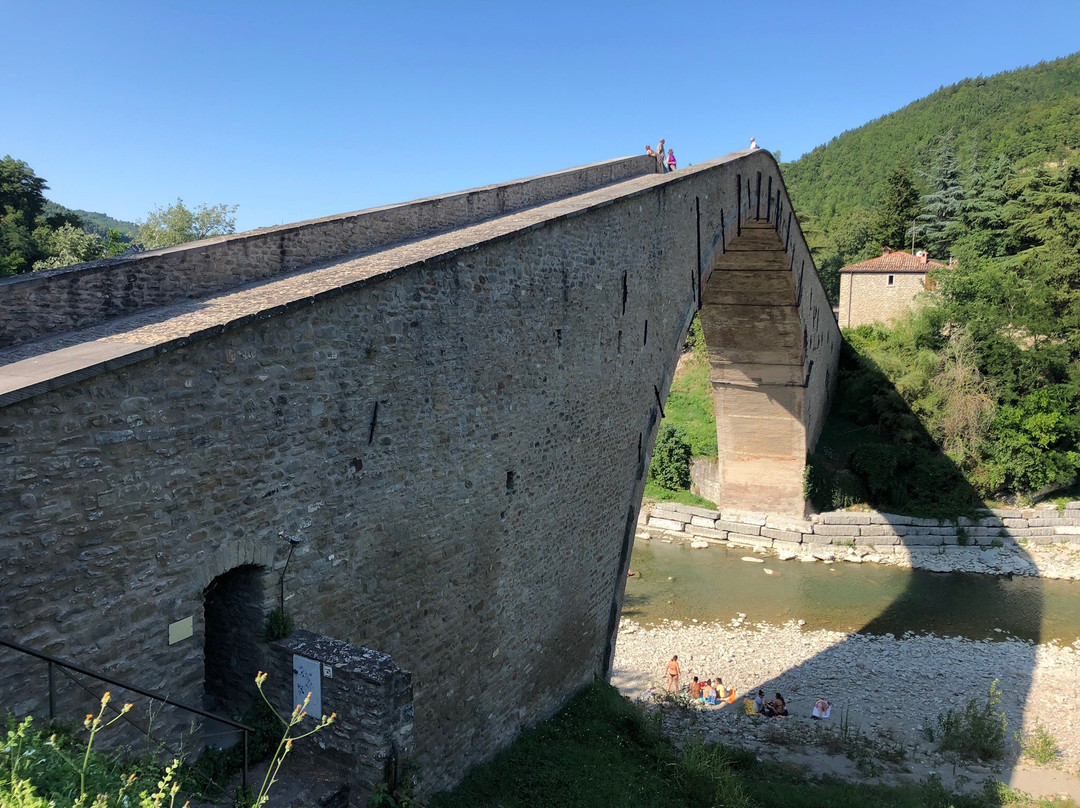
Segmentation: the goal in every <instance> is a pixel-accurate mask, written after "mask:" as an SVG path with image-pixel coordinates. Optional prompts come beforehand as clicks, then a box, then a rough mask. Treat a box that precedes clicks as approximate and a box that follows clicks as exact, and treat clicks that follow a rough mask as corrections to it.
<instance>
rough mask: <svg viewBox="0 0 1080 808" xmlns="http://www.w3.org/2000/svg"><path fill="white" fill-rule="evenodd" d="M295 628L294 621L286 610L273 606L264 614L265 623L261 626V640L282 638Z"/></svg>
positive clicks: (270, 640)
mask: <svg viewBox="0 0 1080 808" xmlns="http://www.w3.org/2000/svg"><path fill="white" fill-rule="evenodd" d="M295 630H296V623H295V622H294V621H293V619H292V615H290V614H289V613H288V612H287V611H285V610H284V609H283V608H282V607H281V606H275V607H274V608H273V609H271V611H270V614H268V615H266V625H264V626H263V632H262V639H263V642H273V641H274V640H283V639H285V638H286V637H288V636H289V635H290V634H292V633H293V631H295Z"/></svg>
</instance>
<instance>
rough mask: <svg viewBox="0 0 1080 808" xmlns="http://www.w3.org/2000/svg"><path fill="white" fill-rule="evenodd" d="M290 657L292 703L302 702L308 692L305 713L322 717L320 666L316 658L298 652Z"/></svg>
mask: <svg viewBox="0 0 1080 808" xmlns="http://www.w3.org/2000/svg"><path fill="white" fill-rule="evenodd" d="M292 659H293V663H292V675H293V704H294V705H295V704H303V703H304V699H305V698H307V694H308V693H310V694H311V700H310V701H309V702H308V706H307V714H308V715H310V716H314V717H315V718H316V719H319V718H322V714H323V713H322V666H321V665H320V664H319V662H318V660H315V659H308V658H307V657H302V656H300V655H299V654H293V658H292Z"/></svg>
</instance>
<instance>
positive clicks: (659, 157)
mask: <svg viewBox="0 0 1080 808" xmlns="http://www.w3.org/2000/svg"><path fill="white" fill-rule="evenodd" d="M665 155H666V152H665V151H664V139H663V138H660V145H658V146H657V147H656V162H657V163H658V164H659V166H660V173H661V174H663V173H665V172H666V171H667V163H666V162H664V160H665Z"/></svg>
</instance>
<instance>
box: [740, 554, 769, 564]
mask: <svg viewBox="0 0 1080 808" xmlns="http://www.w3.org/2000/svg"><path fill="white" fill-rule="evenodd" d="M739 560H740V561H750V562H751V563H754V564H764V563H765V559H764V558H754V557H753V556H743V557H742V558H740V559H739Z"/></svg>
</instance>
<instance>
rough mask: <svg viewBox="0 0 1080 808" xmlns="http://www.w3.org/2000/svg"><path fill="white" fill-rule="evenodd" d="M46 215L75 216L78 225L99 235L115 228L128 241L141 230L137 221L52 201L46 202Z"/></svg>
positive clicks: (104, 234) (103, 235) (88, 231)
mask: <svg viewBox="0 0 1080 808" xmlns="http://www.w3.org/2000/svg"><path fill="white" fill-rule="evenodd" d="M45 216H46V217H47V218H48V217H53V216H74V217H75V218H76V220H77V221H76V223H77V224H78V226H80V227H81V228H82V229H83V230H85V231H86V232H87V233H96V234H97V235H99V236H102V237H105V236H106V235H108V233H109V231H110V230H115V231H116V232H117V233H119V234H120V236H121V237H122V238H123V240H124V241H126V242H131V241H133V240H134V239H135V235H136V234H137V233H138V232H139V226H138V225H137V224H135V222H126V221H124V220H123V219H114V218H113V217H112V216H109V215H107V214H105V213H96V212H94V211H91V210H73V209H71V208H66V207H64V206H63V205H58V204H57V203H56V202H52V201H48V202H46V203H45Z"/></svg>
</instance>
